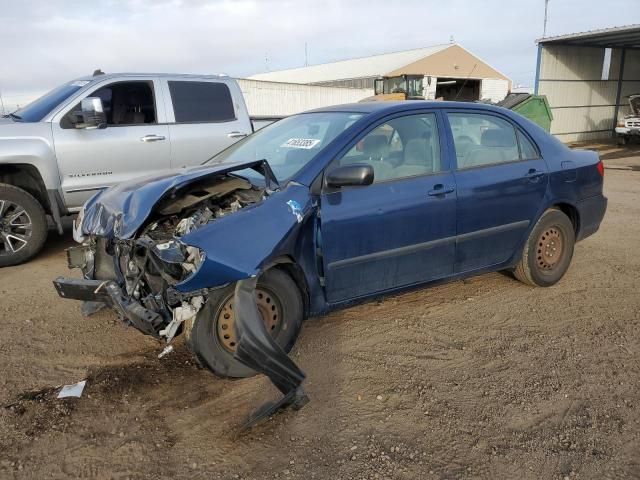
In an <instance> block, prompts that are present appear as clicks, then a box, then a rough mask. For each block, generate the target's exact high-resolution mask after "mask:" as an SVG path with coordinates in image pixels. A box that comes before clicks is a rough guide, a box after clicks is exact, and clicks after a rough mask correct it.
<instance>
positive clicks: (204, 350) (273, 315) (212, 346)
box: [189, 268, 304, 378]
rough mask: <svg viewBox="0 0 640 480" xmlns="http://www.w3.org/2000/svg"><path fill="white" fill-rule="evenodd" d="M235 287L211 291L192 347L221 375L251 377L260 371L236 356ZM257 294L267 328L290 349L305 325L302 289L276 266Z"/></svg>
mask: <svg viewBox="0 0 640 480" xmlns="http://www.w3.org/2000/svg"><path fill="white" fill-rule="evenodd" d="M234 289H235V285H234V284H232V285H229V286H227V287H225V288H222V289H219V290H213V291H212V292H211V294H210V295H209V297H208V299H207V303H206V304H205V306H204V307H203V308H202V310H200V312H198V315H197V317H196V319H195V322H194V324H193V328H192V330H191V335H190V338H189V347H190V349H191V351H192V352H193V353H194V354H195V355H196V357H197V358H198V360H199V362H200V363H201V364H202V365H203V366H204V367H206V368H208V369H209V370H211V371H212V372H213V373H214V374H216V375H218V376H220V377H234V378H242V377H250V376H252V375H255V373H256V372H255V371H253V370H252V369H250V368H249V367H247V366H245V365H243V364H242V363H240V362H238V361H237V360H236V359H235V358H234V357H233V351H234V350H235V348H234V347H235V345H236V343H235V342H236V338H235V330H234V326H233V322H234V318H233V311H232V307H233V293H234ZM256 294H257V302H258V309H259V311H260V313H261V315H262V317H263V319H265V324H266V325H267V328H269V329H270V330H271V329H272V330H273V336H274V338H275V340H276V342H277V343H278V345H280V346H281V347H282V348H283V349H284V351H285V352H289V351H290V350H291V348H293V345H294V343H295V341H296V339H297V338H298V334H299V333H300V328H301V326H302V319H303V314H304V305H303V301H302V296H301V294H300V290H299V289H298V287H297V286H296V284H295V282H294V281H293V279H292V278H291V277H290V276H289V275H287V274H286V273H285V272H284V271H282V270H279V269H277V268H273V269H271V270H268V271H267V272H265V273H264V274H263V275H261V276H260V278H259V279H258V284H257V286H256ZM258 297H259V298H258Z"/></svg>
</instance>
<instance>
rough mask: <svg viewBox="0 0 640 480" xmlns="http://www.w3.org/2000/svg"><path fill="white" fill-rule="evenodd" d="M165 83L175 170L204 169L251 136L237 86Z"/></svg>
mask: <svg viewBox="0 0 640 480" xmlns="http://www.w3.org/2000/svg"><path fill="white" fill-rule="evenodd" d="M163 83H164V90H165V97H166V99H167V102H166V107H167V114H168V115H167V116H168V121H169V133H170V135H171V167H172V168H180V167H186V166H192V165H201V164H202V163H204V162H205V161H206V160H208V159H209V158H211V157H213V156H214V155H215V154H217V153H219V152H221V151H222V150H224V149H225V148H227V147H228V146H230V145H232V144H233V143H235V142H237V141H238V140H240V139H242V138H244V137H246V136H247V135H249V134H250V133H251V130H252V129H251V121H250V120H249V115H248V113H247V111H246V107H245V105H244V102H243V101H241V100H242V92H241V91H240V89H239V88H238V86H237V84H236V83H235V82H231V81H227V80H225V79H219V80H212V79H188V78H185V77H176V78H175V79H171V78H169V79H166V80H163Z"/></svg>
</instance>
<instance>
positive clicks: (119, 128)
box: [52, 78, 171, 210]
mask: <svg viewBox="0 0 640 480" xmlns="http://www.w3.org/2000/svg"><path fill="white" fill-rule="evenodd" d="M158 87H159V85H158V82H157V80H155V79H149V78H131V79H128V78H127V79H126V80H118V81H113V82H109V83H104V84H101V85H99V86H97V87H96V88H95V89H93V90H91V91H90V92H89V93H87V95H86V96H85V97H100V98H101V99H102V103H103V108H104V110H105V114H106V117H107V128H104V129H94V130H86V129H77V128H75V121H74V118H75V116H74V112H76V111H79V110H80V104H79V103H78V104H76V105H73V106H71V107H69V108H67V109H65V110H63V111H62V112H61V113H60V114H59V115H57V116H56V118H55V119H54V121H53V122H52V129H53V139H54V143H55V151H56V156H57V159H58V166H59V170H60V177H61V182H62V190H63V195H64V199H65V202H66V204H67V205H68V206H69V207H70V208H71V210H75V209H77V207H80V206H81V205H82V204H83V203H84V202H85V201H86V200H87V199H88V198H89V197H91V196H92V195H93V194H95V193H96V192H97V191H99V190H101V189H104V188H106V187H109V186H111V185H115V184H118V183H121V182H124V181H126V180H130V179H132V178H135V177H139V176H143V175H150V174H153V173H158V172H161V171H166V170H168V169H169V168H170V161H169V157H170V151H171V149H170V144H169V127H168V126H167V125H166V121H165V116H164V107H163V102H162V101H161V95H162V93H161V89H160V88H158ZM159 96H160V98H159Z"/></svg>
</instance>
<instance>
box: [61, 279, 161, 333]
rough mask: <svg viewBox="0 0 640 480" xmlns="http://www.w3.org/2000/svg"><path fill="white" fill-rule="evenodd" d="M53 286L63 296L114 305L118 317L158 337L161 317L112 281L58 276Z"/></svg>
mask: <svg viewBox="0 0 640 480" xmlns="http://www.w3.org/2000/svg"><path fill="white" fill-rule="evenodd" d="M53 285H54V286H55V288H56V291H57V292H58V295H60V296H61V297H62V298H66V299H68V300H81V301H84V302H100V303H104V304H105V305H107V306H109V307H111V308H113V309H114V310H115V311H116V312H117V313H118V314H119V315H120V317H121V318H123V319H126V320H128V321H129V322H130V323H131V324H132V325H133V326H134V327H135V328H137V329H138V330H140V331H141V332H143V333H146V334H148V335H153V336H154V337H157V336H158V331H159V330H160V328H161V326H162V324H163V322H164V318H163V317H162V315H160V314H159V313H158V312H154V311H153V310H149V309H148V308H145V307H144V306H143V305H142V304H140V303H139V302H137V301H135V300H132V299H130V298H128V297H127V296H125V295H124V293H123V291H122V289H121V288H120V287H119V286H118V285H117V284H116V282H114V281H111V280H87V279H77V278H65V277H58V278H56V279H55V280H54V281H53Z"/></svg>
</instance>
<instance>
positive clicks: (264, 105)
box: [238, 79, 373, 116]
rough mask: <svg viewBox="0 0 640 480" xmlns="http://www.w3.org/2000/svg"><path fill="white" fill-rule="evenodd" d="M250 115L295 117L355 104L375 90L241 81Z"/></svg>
mask: <svg viewBox="0 0 640 480" xmlns="http://www.w3.org/2000/svg"><path fill="white" fill-rule="evenodd" d="M238 84H239V85H240V90H242V94H243V95H244V100H245V102H246V103H247V109H248V110H249V114H250V115H267V116H269V115H277V116H279V115H292V114H294V113H299V112H303V111H305V110H310V109H312V108H320V107H327V106H331V105H340V104H342V103H354V102H358V101H360V100H362V99H363V98H366V97H370V96H372V95H373V90H372V89H364V88H337V87H325V86H317V85H301V84H297V83H282V82H265V81H261V80H248V79H238Z"/></svg>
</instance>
